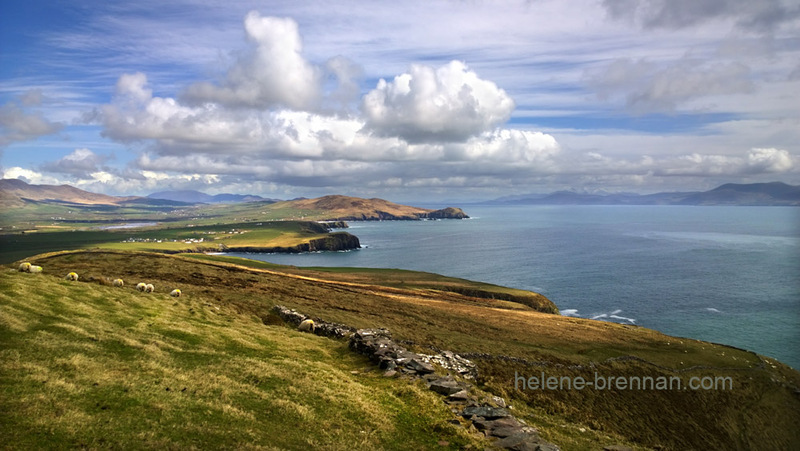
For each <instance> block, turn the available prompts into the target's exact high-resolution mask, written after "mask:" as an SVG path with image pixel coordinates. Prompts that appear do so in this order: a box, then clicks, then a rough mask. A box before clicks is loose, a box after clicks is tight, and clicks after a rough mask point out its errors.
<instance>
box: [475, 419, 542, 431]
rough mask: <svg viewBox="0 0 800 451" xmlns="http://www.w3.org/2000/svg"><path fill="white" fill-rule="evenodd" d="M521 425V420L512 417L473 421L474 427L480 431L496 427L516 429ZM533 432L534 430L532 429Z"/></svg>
mask: <svg viewBox="0 0 800 451" xmlns="http://www.w3.org/2000/svg"><path fill="white" fill-rule="evenodd" d="M523 426H524V425H523V424H522V422H520V421H519V420H517V419H516V418H514V417H505V418H499V419H497V420H477V421H475V427H476V428H478V430H481V431H483V430H487V429H489V430H491V429H497V428H517V429H521V428H522V427H523ZM534 432H535V430H534Z"/></svg>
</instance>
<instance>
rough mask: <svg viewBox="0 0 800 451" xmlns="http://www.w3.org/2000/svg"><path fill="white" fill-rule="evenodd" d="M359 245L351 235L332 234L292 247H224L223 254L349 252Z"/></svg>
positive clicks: (342, 233) (356, 238) (344, 233)
mask: <svg viewBox="0 0 800 451" xmlns="http://www.w3.org/2000/svg"><path fill="white" fill-rule="evenodd" d="M360 248H361V243H360V242H359V240H358V237H357V236H355V235H351V234H349V233H347V232H334V233H331V234H328V235H327V236H325V237H322V238H316V239H313V240H309V241H308V242H306V243H300V244H296V245H294V246H286V247H283V246H275V247H259V246H241V247H238V246H231V247H226V248H225V249H224V250H223V252H260V253H273V252H275V253H286V254H299V253H301V252H317V251H349V250H353V249H360Z"/></svg>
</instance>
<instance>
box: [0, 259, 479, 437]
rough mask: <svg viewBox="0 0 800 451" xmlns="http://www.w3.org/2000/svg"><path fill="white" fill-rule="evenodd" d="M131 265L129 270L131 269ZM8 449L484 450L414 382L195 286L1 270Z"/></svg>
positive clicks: (1, 404) (1, 423)
mask: <svg viewBox="0 0 800 451" xmlns="http://www.w3.org/2000/svg"><path fill="white" fill-rule="evenodd" d="M129 269H130V270H133V268H129ZM0 386H2V387H3V396H0V411H2V412H3V413H2V415H0V430H2V431H3V432H2V435H3V440H2V441H3V446H2V447H3V448H4V449H49V448H62V447H66V448H124V449H131V448H151V449H152V448H158V449H189V448H202V449H221V448H236V449H241V448H248V449H251V448H262V449H322V448H324V449H364V450H373V449H464V448H469V447H474V448H475V449H483V447H484V446H485V444H484V443H483V442H482V440H481V439H479V438H476V437H475V436H470V435H468V434H467V433H466V432H465V430H464V429H462V428H458V427H456V426H454V425H452V424H449V423H448V422H447V420H449V419H451V418H452V414H451V413H450V412H449V411H448V410H447V409H446V406H445V405H444V404H442V403H441V401H440V400H439V399H438V398H436V395H434V394H433V393H431V392H429V391H427V390H425V387H424V386H422V385H421V384H419V383H416V384H415V383H412V382H410V381H405V380H395V379H386V378H384V377H382V376H381V375H380V373H377V372H374V371H371V366H370V364H369V363H368V362H367V361H366V360H365V358H363V357H361V356H357V355H356V354H353V353H351V352H349V351H348V350H347V348H346V344H345V343H342V342H338V341H334V340H330V339H327V338H322V337H317V336H315V335H310V334H303V333H299V332H296V331H294V330H293V329H289V328H287V327H284V326H280V325H273V326H265V325H264V324H263V323H262V321H261V320H260V319H259V318H257V317H255V316H253V315H249V314H247V313H244V312H241V311H239V309H237V308H236V306H235V305H232V304H230V303H228V302H226V301H225V300H224V299H219V300H218V299H216V298H215V297H214V296H209V295H204V294H202V293H201V292H197V291H192V292H191V294H190V295H188V296H185V297H181V298H179V299H177V300H176V299H173V298H170V297H169V296H168V295H166V294H165V293H163V292H157V293H153V294H143V293H138V292H136V291H135V290H134V289H133V288H129V287H124V288H113V287H109V286H104V285H102V284H96V283H83V282H67V281H63V280H61V279H60V278H57V277H53V276H48V275H45V274H24V273H18V272H15V271H10V270H7V269H3V270H2V272H0Z"/></svg>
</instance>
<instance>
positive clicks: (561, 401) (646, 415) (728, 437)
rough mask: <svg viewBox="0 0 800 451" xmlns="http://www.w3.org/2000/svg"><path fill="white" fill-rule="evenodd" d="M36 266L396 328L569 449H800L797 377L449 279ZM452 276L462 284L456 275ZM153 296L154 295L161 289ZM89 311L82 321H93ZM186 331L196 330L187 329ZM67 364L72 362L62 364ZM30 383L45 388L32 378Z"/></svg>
mask: <svg viewBox="0 0 800 451" xmlns="http://www.w3.org/2000/svg"><path fill="white" fill-rule="evenodd" d="M31 261H32V262H33V263H35V264H39V265H42V266H44V268H45V274H43V275H40V276H32V275H16V274H15V275H13V278H14V280H20V277H26V276H28V277H41V278H43V280H44V279H45V278H47V277H48V275H56V276H60V277H63V275H64V274H66V273H67V272H69V271H76V272H78V273H79V274H80V275H81V280H82V281H87V280H94V282H90V283H86V282H78V284H82V285H87V286H90V287H92V288H91V289H101V288H102V289H106V288H104V287H100V286H98V287H96V288H94V285H96V284H97V283H103V280H105V278H107V277H111V278H113V277H122V278H124V279H125V280H126V281H128V282H130V283H136V282H138V281H148V282H151V283H154V284H155V285H156V289H157V292H158V293H164V292H166V291H168V290H170V289H172V288H174V287H178V288H181V290H183V292H184V293H186V295H187V297H186V300H184V299H183V298H182V299H181V301H180V302H179V303H178V304H177V305H173V304H174V302H172V301H167V304H168V305H170V306H173V307H174V308H179V307H180V306H181V305H182V303H183V302H202V303H201V304H199V305H198V306H197V307H193V308H194V311H195V313H194V315H193V316H192V317H194V316H195V315H198V314H199V313H198V312H199V310H198V309H199V308H200V307H202V308H204V309H209V312H210V313H212V314H213V311H212V310H211V309H216V307H220V308H221V309H222V310H223V311H225V312H228V314H229V315H232V316H233V315H236V317H237V318H239V317H241V318H250V321H252V323H247V324H248V327H250V326H252V327H256V326H257V325H258V321H256V320H255V319H254V318H261V319H262V320H263V321H266V322H270V314H269V308H270V307H271V306H272V305H274V304H284V305H286V306H289V307H292V308H297V309H298V310H300V311H303V312H305V313H308V314H311V315H312V316H318V317H321V318H323V319H326V320H328V321H334V322H341V323H345V324H349V325H352V326H356V327H388V328H389V329H391V330H392V331H393V333H394V336H395V338H396V339H399V340H402V341H404V342H405V343H407V344H408V345H409V346H411V347H412V348H413V349H415V350H418V351H423V352H424V351H429V350H431V349H434V348H439V349H449V350H452V351H455V352H459V353H462V354H463V355H466V356H468V357H470V358H471V359H473V361H475V362H476V363H477V365H478V366H479V369H480V373H481V377H480V380H479V384H480V386H481V387H482V388H484V389H487V390H489V391H491V392H493V393H496V394H498V395H501V396H504V397H506V398H507V399H508V400H510V401H511V403H512V404H513V405H514V408H515V409H514V411H515V415H518V416H520V417H522V418H524V419H525V420H527V421H528V422H529V423H530V424H532V425H534V426H535V427H537V428H538V429H539V430H540V432H541V435H542V437H543V438H545V439H547V440H548V441H551V442H553V443H557V444H559V445H561V446H562V447H563V448H564V449H568V450H569V449H599V448H602V446H605V445H609V444H615V443H627V444H634V445H636V446H642V447H658V446H660V447H662V448H663V449H793V448H794V449H796V448H797V447H798V446H800V432H798V431H800V397H799V396H798V393H800V391H798V387H800V373H798V372H797V371H794V370H792V369H791V368H788V367H786V366H784V365H782V364H780V363H778V362H775V361H773V360H772V359H767V358H765V357H762V356H759V355H757V354H755V353H752V352H749V351H745V350H740V349H735V348H731V347H727V346H723V345H715V344H711V343H707V342H702V341H697V340H690V339H682V338H675V337H670V336H667V335H664V334H661V333H658V332H656V331H652V330H648V329H644V328H640V327H635V326H628V325H620V324H613V323H606V322H600V321H592V320H585V319H580V318H567V317H562V316H558V315H552V314H545V313H540V312H537V311H535V310H534V309H532V308H530V307H527V306H525V305H522V304H519V303H516V302H509V301H507V300H503V299H497V298H495V299H491V298H488V299H487V298H480V297H475V296H470V295H469V292H468V291H466V290H465V293H467V294H461V293H457V292H456V291H458V290H454V289H436V287H435V286H433V285H436V284H442V283H445V282H444V281H437V280H436V278H435V277H433V276H430V277H427V276H424V275H419V276H413V275H411V274H403V273H402V272H399V273H397V274H396V275H392V273H391V272H382V271H371V270H362V271H358V270H343V269H342V270H327V271H322V270H303V269H298V268H286V267H280V266H277V265H269V264H264V263H259V262H251V261H249V260H241V259H239V260H226V261H220V260H219V259H213V258H211V257H208V256H192V257H189V256H167V255H153V254H145V253H118V252H75V253H66V254H63V253H62V254H55V255H49V256H40V257H37V258H34V259H32V260H31ZM372 276H374V277H372ZM8 277H12V276H11V275H9V276H8ZM426 278H427V279H428V280H427V281H425V279H426ZM23 280H31V279H23ZM404 281H405V283H403V282H404ZM55 283H56V284H57V285H58V286H64V287H72V285H65V284H66V282H60V281H56V282H55ZM447 283H449V284H454V285H457V283H456V281H455V280H450V281H448V282H447ZM468 285H469V284H467V285H466V286H468ZM31 289H33V287H31ZM87 290H90V289H89V288H87ZM3 292H4V293H5V292H7V288H5V287H4V288H3ZM158 293H157V294H155V295H153V296H162V297H163V296H164V295H163V294H158ZM16 296H19V294H18V295H16ZM49 296H50V298H58V296H59V295H49ZM10 297H14V296H10ZM16 302H21V303H22V304H23V305H24V302H22V301H16ZM206 303H207V304H210V306H211V307H209V306H206ZM159 305H160V304H159ZM119 307H120V309H119V310H120V311H121V310H122V305H119ZM170 308H172V307H170ZM203 311H205V310H203ZM59 314H60V313H59ZM189 314H190V315H191V312H190V313H189ZM204 314H206V313H204ZM92 315H93V314H89V313H87V314H85V316H84V317H85V318H87V321H88V317H90V316H92ZM136 315H139V316H138V317H139V318H145V319H146V318H147V317H145V316H143V315H142V314H141V313H136ZM206 315H207V317H210V316H208V314H206ZM56 316H58V314H57V315H56ZM134 316H135V315H134ZM13 317H16V315H12V318H13ZM8 321H9V322H10V324H13V322H11V321H13V320H8ZM237 321H238V320H237ZM136 324H137V327H143V326H141V324H140V323H136ZM237 324H238V323H237ZM6 327H11V326H6ZM81 327H83V326H81ZM125 327H130V326H125ZM236 327H238V326H236ZM148 330H149V329H148ZM164 330H172V329H164ZM51 332H52V329H51ZM185 332H189V333H191V334H195V335H196V334H197V332H192V331H184V332H179V333H178V334H179V335H180V333H184V334H185ZM59 333H60V332H59ZM170 333H173V332H168V333H167V338H169V337H170V335H169V334H170ZM230 333H234V332H233V331H231V332H230ZM287 333H288V332H287ZM249 334H250V332H249V331H248V332H247V335H249ZM181 336H182V337H184V338H185V339H191V338H192V335H189V336H186V335H181ZM187 337H188V338H187ZM173 338H175V337H173ZM184 338H180V339H184ZM39 339H40V340H41V338H39ZM75 339H77V338H75ZM175 339H179V337H178V338H175ZM31 340H34V338H31ZM68 341H69V340H66V341H65V343H66V342H68ZM90 341H91V340H90ZM205 341H206V339H205V338H204V339H203V340H201V342H202V343H205ZM79 343H80V346H85V345H86V344H87V343H86V342H83V341H79ZM101 343H102V341H101ZM28 344H30V343H28ZM88 344H92V343H88ZM159 349H162V350H163V349H164V347H159ZM22 355H23V354H22V353H21V354H20V356H21V357H20V358H19V359H16V360H14V361H17V362H20V363H19V365H27V363H26V362H27V360H28V358H27V357H22ZM142 355H144V354H142ZM313 355H315V356H316V354H313ZM331 365H333V364H331ZM62 369H64V370H68V369H69V368H68V367H58V368H57V369H54V370H53V371H56V372H59V371H61V370H62ZM188 369H190V368H186V370H188ZM176 371H177V372H178V373H181V372H183V371H184V369H179V371H178V370H176ZM541 372H545V373H546V375H547V376H548V377H549V376H553V377H557V378H563V377H571V378H575V377H578V376H580V377H583V378H585V379H586V380H592V379H594V378H595V376H596V375H598V374H599V375H601V376H602V377H605V378H607V377H615V378H619V377H622V378H626V379H627V378H631V377H652V378H658V377H665V378H669V377H674V378H680V379H682V380H683V381H684V382H686V381H687V380H688V379H689V378H690V377H698V378H712V379H713V378H729V379H730V381H731V385H732V386H731V388H730V389H727V390H723V389H716V390H677V389H675V390H653V389H651V390H625V389H624V388H623V389H620V388H617V387H614V388H613V389H612V388H611V387H609V388H608V389H605V390H600V389H587V390H566V389H560V390H558V389H554V390H532V389H524V387H523V388H520V387H519V386H518V384H515V380H516V378H515V376H518V375H522V377H526V378H527V377H531V376H538V375H539V374H540V373H541ZM176 374H177V373H176ZM174 377H176V378H178V377H183V376H177V375H176V376H174ZM30 387H37V388H35V390H39V391H41V390H42V387H40V386H38V385H36V384H30ZM181 388H182V387H181ZM32 389H33V388H32ZM39 395H41V396H45V398H47V396H49V395H46V394H45V395H42V394H41V393H39V392H37V395H36V396H39ZM31 396H33V395H31ZM43 402H44V403H45V404H47V403H48V402H50V401H43ZM234 406H236V404H234ZM237 408H238V407H237Z"/></svg>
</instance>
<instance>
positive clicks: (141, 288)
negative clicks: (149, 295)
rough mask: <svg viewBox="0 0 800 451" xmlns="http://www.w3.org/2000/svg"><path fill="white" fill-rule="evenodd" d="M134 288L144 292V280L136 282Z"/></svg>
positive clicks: (145, 287) (145, 285) (145, 286)
mask: <svg viewBox="0 0 800 451" xmlns="http://www.w3.org/2000/svg"><path fill="white" fill-rule="evenodd" d="M136 289H137V290H139V291H141V292H144V290H146V289H147V284H145V283H144V282H139V283H137V284H136Z"/></svg>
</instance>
